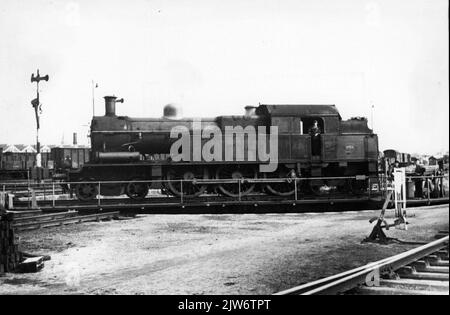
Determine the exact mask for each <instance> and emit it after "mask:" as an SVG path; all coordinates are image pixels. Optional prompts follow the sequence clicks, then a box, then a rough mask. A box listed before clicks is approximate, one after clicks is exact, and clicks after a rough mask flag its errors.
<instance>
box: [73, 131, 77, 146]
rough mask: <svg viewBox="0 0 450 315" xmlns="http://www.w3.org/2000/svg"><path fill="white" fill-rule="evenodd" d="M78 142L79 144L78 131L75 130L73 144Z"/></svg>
mask: <svg viewBox="0 0 450 315" xmlns="http://www.w3.org/2000/svg"><path fill="white" fill-rule="evenodd" d="M77 144H78V140H77V133H76V132H74V133H73V145H77Z"/></svg>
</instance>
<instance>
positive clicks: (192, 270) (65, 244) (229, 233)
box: [0, 204, 449, 294]
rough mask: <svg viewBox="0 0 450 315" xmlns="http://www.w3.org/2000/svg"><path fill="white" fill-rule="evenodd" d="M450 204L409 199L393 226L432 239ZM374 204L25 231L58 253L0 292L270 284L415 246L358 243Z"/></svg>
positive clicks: (2, 280) (267, 287)
mask: <svg viewBox="0 0 450 315" xmlns="http://www.w3.org/2000/svg"><path fill="white" fill-rule="evenodd" d="M448 211H449V210H448V204H447V205H441V206H434V207H429V208H410V209H408V214H409V216H410V217H409V222H410V225H409V230H408V231H400V230H395V229H393V230H389V231H388V232H387V234H388V236H391V237H396V238H399V239H401V240H405V241H431V240H432V239H433V236H434V234H435V233H436V232H437V231H439V230H448V225H449V212H448ZM378 214H379V210H378V211H363V212H339V213H326V214H323V213H304V214H300V213H299V214H292V213H290V214H221V215H139V216H137V217H136V218H134V219H129V220H121V221H108V222H100V223H97V222H95V223H83V224H81V225H72V226H66V227H60V228H48V229H42V230H38V231H30V232H22V233H20V234H19V237H20V244H21V245H20V246H21V249H22V250H23V251H26V252H32V253H36V254H48V255H51V257H52V259H51V260H50V261H47V262H45V267H44V269H43V270H42V271H40V272H38V273H34V274H7V275H5V276H3V277H0V294H272V293H275V292H278V291H280V290H284V289H287V288H290V287H293V286H296V285H299V284H301V283H305V282H309V281H312V280H315V279H318V278H322V277H325V276H329V275H332V274H335V273H338V272H342V271H344V270H347V269H350V268H354V267H357V266H360V265H363V264H365V263H368V262H370V261H374V260H379V259H382V258H384V257H387V256H390V255H393V254H397V253H400V252H403V251H406V250H408V249H410V248H412V247H415V246H417V245H405V244H398V243H393V244H389V245H379V244H369V243H361V240H362V239H363V238H364V237H365V236H367V235H368V234H369V233H370V231H371V228H372V226H371V225H370V224H369V223H368V220H369V219H370V218H371V217H373V216H377V215H378ZM388 215H390V216H392V214H391V212H389V214H388ZM391 221H392V220H391Z"/></svg>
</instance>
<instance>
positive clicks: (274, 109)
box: [256, 104, 341, 119]
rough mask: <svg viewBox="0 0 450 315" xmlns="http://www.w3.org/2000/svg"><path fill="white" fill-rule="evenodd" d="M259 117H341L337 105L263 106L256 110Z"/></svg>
mask: <svg viewBox="0 0 450 315" xmlns="http://www.w3.org/2000/svg"><path fill="white" fill-rule="evenodd" d="M256 114H257V115H270V116H299V117H308V116H309V117H311V116H337V117H339V119H341V115H340V114H339V111H338V110H337V108H336V106H335V105H286V104H280V105H266V104H261V105H259V106H258V107H257V108H256Z"/></svg>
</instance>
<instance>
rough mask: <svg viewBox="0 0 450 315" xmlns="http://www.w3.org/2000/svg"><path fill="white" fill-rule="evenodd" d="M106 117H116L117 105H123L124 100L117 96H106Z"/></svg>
mask: <svg viewBox="0 0 450 315" xmlns="http://www.w3.org/2000/svg"><path fill="white" fill-rule="evenodd" d="M104 98H105V116H116V103H123V98H121V99H117V97H116V96H105V97H104Z"/></svg>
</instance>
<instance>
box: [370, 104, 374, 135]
mask: <svg viewBox="0 0 450 315" xmlns="http://www.w3.org/2000/svg"><path fill="white" fill-rule="evenodd" d="M374 109H375V105H373V104H372V108H371V111H370V120H371V123H370V124H371V125H372V130H374V129H373V111H374Z"/></svg>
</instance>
